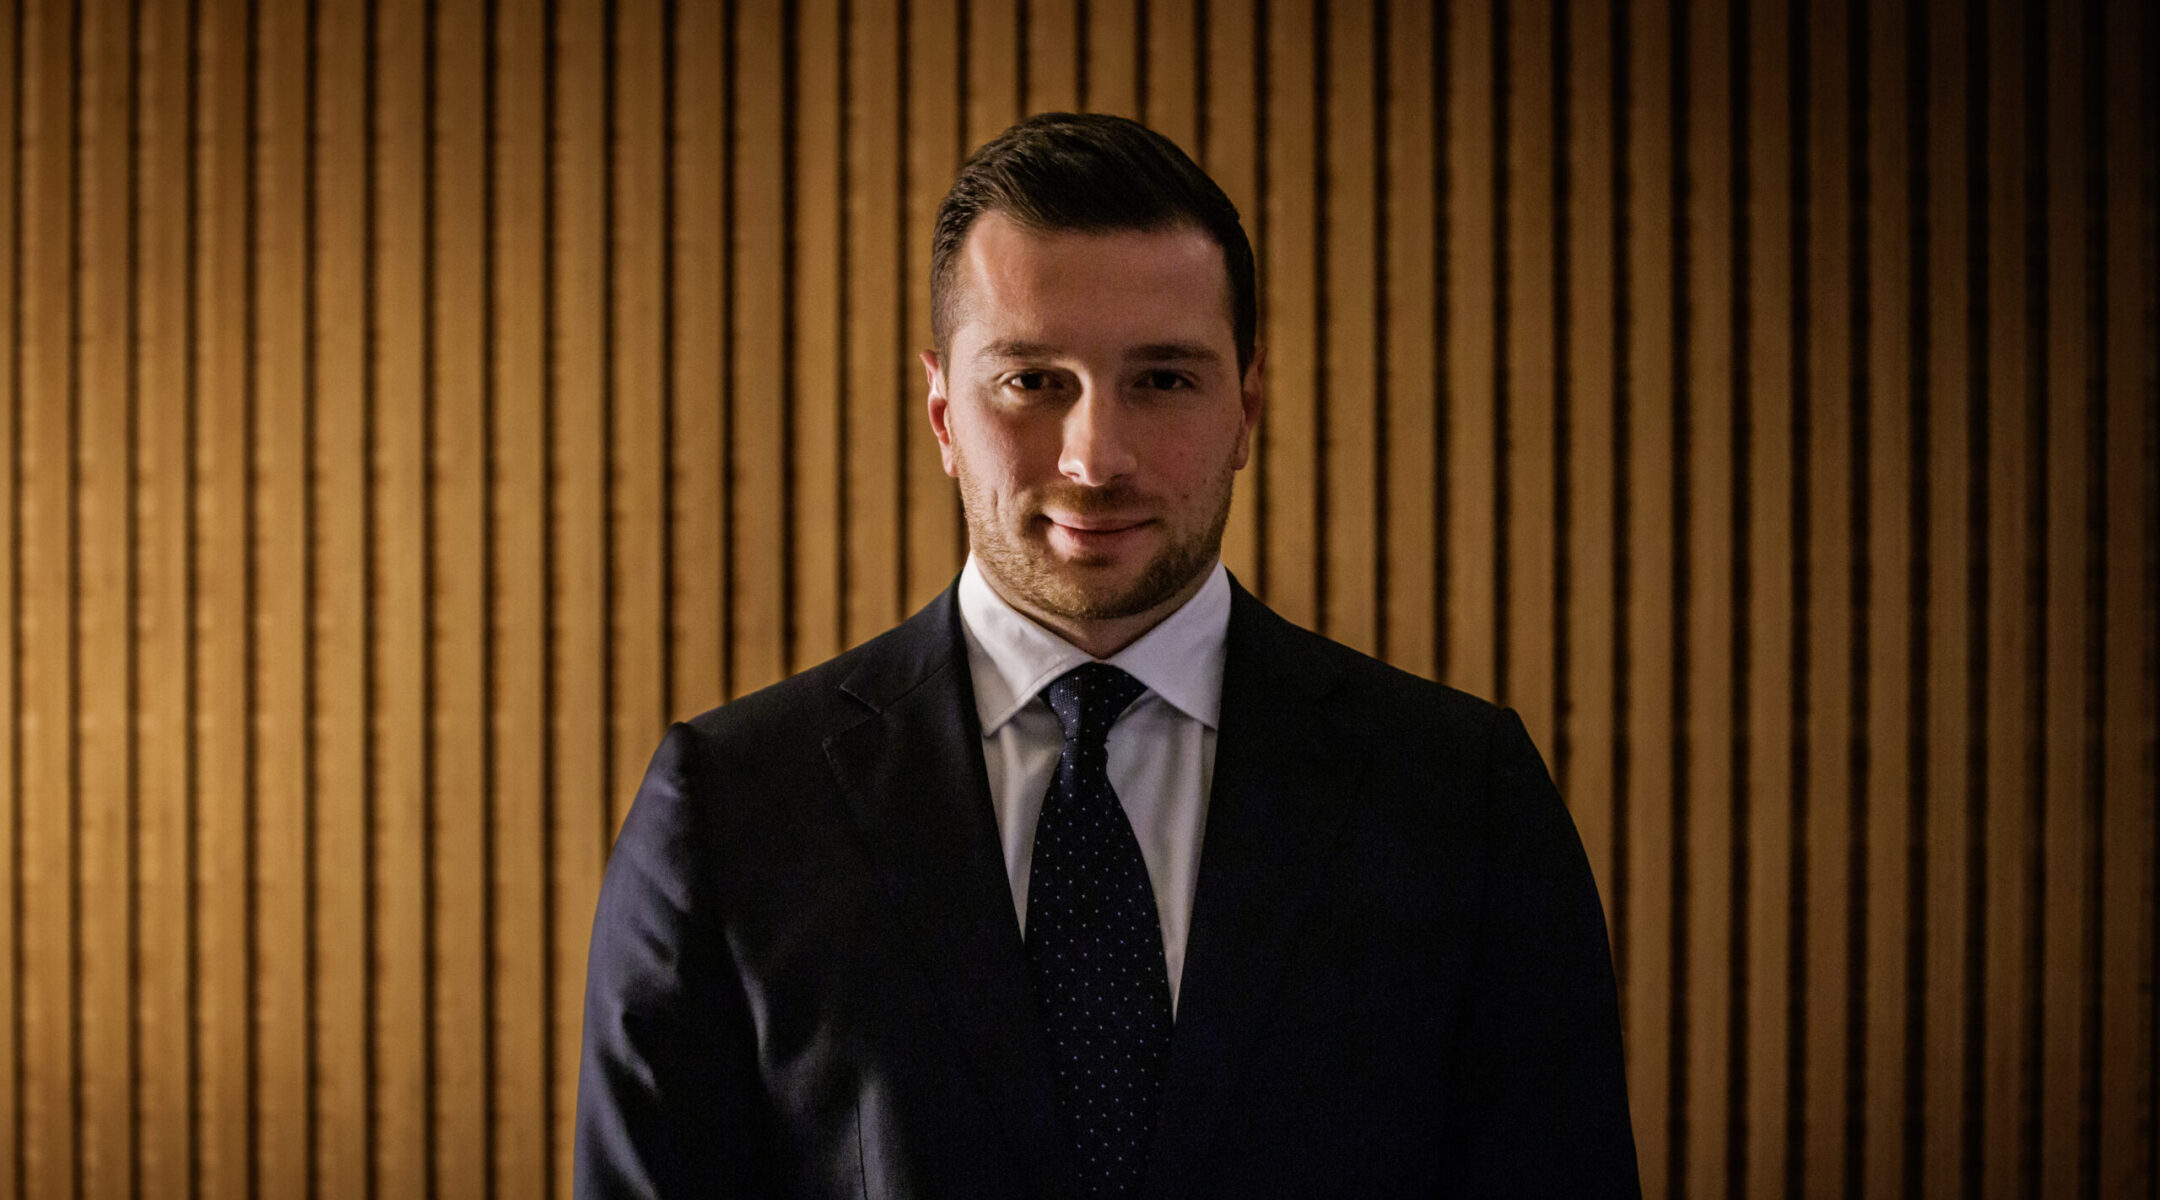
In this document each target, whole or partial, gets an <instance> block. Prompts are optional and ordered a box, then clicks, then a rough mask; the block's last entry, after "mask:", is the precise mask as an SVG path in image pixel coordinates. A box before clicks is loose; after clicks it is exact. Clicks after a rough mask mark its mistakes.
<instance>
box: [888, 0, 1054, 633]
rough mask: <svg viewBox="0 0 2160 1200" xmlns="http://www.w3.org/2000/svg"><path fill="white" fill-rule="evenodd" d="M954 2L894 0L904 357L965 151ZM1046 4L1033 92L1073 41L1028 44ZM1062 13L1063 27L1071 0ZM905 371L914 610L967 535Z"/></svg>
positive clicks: (923, 318) (921, 313) (909, 598)
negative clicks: (901, 55) (935, 236)
mask: <svg viewBox="0 0 2160 1200" xmlns="http://www.w3.org/2000/svg"><path fill="white" fill-rule="evenodd" d="M960 2H961V0H908V3H906V4H904V5H902V6H901V10H902V11H901V20H902V21H904V22H905V23H906V24H905V27H904V28H903V29H902V30H901V31H900V33H901V38H902V41H901V44H902V45H904V46H905V47H906V48H907V61H906V62H905V63H904V64H903V65H902V68H901V75H900V88H901V92H902V95H903V97H904V98H903V101H902V105H901V108H902V111H903V112H904V113H905V117H904V120H903V121H902V126H901V129H900V130H899V133H900V138H901V142H902V144H903V146H904V151H903V152H904V155H905V157H904V158H903V159H902V166H901V172H902V175H901V178H902V182H903V187H902V188H901V195H900V198H899V199H898V200H897V201H896V203H898V204H899V205H900V208H901V212H900V217H901V226H900V229H901V238H902V243H901V251H900V262H901V275H900V280H901V291H900V310H901V313H902V314H903V317H902V322H901V336H902V338H903V339H904V341H903V342H902V349H903V351H904V352H905V353H908V354H913V353H916V352H919V351H922V350H925V349H929V348H930V342H931V339H930V312H929V304H928V300H927V295H928V293H927V290H926V289H927V287H928V280H929V278H930V231H931V227H932V224H933V223H934V222H935V220H936V217H937V205H938V201H939V200H941V199H943V198H944V195H945V190H946V188H948V187H949V186H951V184H952V176H953V172H954V171H956V170H958V169H959V166H960V162H961V159H962V156H963V155H965V154H966V153H967V151H968V150H970V149H973V147H970V146H962V145H960V144H959V139H960V132H961V127H962V122H963V120H964V117H965V107H966V98H965V97H964V96H962V95H961V94H960V92H961V90H962V88H963V87H964V84H965V79H966V75H965V70H964V68H965V65H966V64H964V63H963V62H962V61H961V59H960V55H959V48H958V47H957V46H955V45H953V39H952V38H951V36H950V33H949V31H950V30H951V29H952V28H953V26H954V24H955V23H956V20H957V18H958V15H959V4H960ZM1044 7H1045V6H1044V5H1042V4H1039V3H1033V2H1031V3H1030V4H1029V9H1028V31H1029V33H1028V36H1029V38H1030V39H1031V40H1030V42H1029V46H1030V52H1029V55H1028V63H1029V73H1028V84H1027V86H1028V87H1029V88H1031V89H1032V88H1033V87H1035V86H1036V84H1037V82H1038V80H1037V71H1038V70H1039V69H1040V70H1047V69H1049V68H1050V67H1051V66H1054V65H1055V64H1058V63H1070V62H1072V61H1073V60H1072V57H1071V55H1072V53H1073V51H1072V47H1073V45H1074V44H1075V43H1074V41H1073V40H1072V39H1071V38H1068V39H1067V40H1065V41H1063V42H1058V41H1055V40H1052V41H1049V42H1041V43H1038V42H1035V41H1033V40H1032V39H1034V38H1036V37H1038V36H1043V28H1042V23H1043V9H1044ZM1049 7H1053V8H1054V7H1057V6H1056V5H1051V6H1049ZM1064 13H1065V19H1066V21H1067V23H1068V25H1069V23H1070V20H1071V11H1070V8H1069V0H1068V6H1067V7H1066V8H1065V9H1064ZM1040 45H1047V46H1050V47H1052V50H1050V51H1047V52H1045V53H1042V54H1037V53H1035V52H1034V47H1036V46H1040ZM1070 87H1071V90H1070V91H1069V92H1068V93H1067V94H1066V101H1065V102H1064V103H1059V104H1048V105H1046V104H1044V103H1041V102H1039V101H1037V100H1036V99H1035V97H1034V95H1033V93H1032V92H1029V93H1027V94H1028V96H1029V100H1028V106H1029V108H1030V109H1040V108H1044V107H1053V108H1062V109H1070V108H1072V107H1074V106H1075V105H1076V104H1077V103H1078V99H1077V96H1078V84H1077V81H1074V82H1073V83H1072V84H1071V85H1070ZM905 377H906V379H907V392H906V403H905V404H903V405H902V413H903V416H902V418H901V422H900V428H901V442H900V450H901V466H900V472H901V478H902V485H901V486H902V488H903V491H902V492H901V497H900V499H901V509H902V512H903V513H904V521H903V524H902V526H901V530H900V546H901V575H902V584H903V590H902V592H901V603H900V610H901V611H902V612H903V613H912V612H914V611H915V610H916V609H918V608H920V607H922V606H923V605H924V604H927V603H929V601H930V599H931V597H933V596H935V595H937V594H938V592H939V591H941V590H943V589H944V587H945V585H946V584H948V583H951V582H952V578H953V575H954V573H955V572H957V571H958V570H959V569H960V562H961V559H962V557H963V555H964V554H965V552H966V551H965V548H964V547H965V545H966V535H965V534H964V533H963V532H962V525H961V520H960V506H959V500H958V498H957V496H956V494H955V492H954V489H953V484H952V481H951V480H949V479H947V478H946V477H945V472H944V469H943V468H942V466H940V459H939V457H938V449H937V443H936V440H935V439H934V438H933V437H932V435H931V432H930V419H929V416H928V413H929V402H930V393H929V383H928V380H927V379H926V378H925V376H924V374H923V372H922V371H920V370H910V371H908V372H907V374H906V376H905Z"/></svg>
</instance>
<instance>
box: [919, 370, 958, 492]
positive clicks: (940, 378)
mask: <svg viewBox="0 0 2160 1200" xmlns="http://www.w3.org/2000/svg"><path fill="white" fill-rule="evenodd" d="M922 365H923V377H924V378H925V379H927V380H928V381H929V383H930V432H932V433H934V434H936V435H937V444H938V457H939V458H940V459H941V460H943V462H944V464H945V473H946V474H947V475H950V476H952V477H953V478H955V479H957V478H959V474H958V472H956V471H955V470H954V469H953V444H952V406H951V402H950V401H949V400H947V399H946V395H945V369H944V368H943V367H942V366H941V365H939V363H938V354H937V351H935V350H925V351H923V352H922Z"/></svg>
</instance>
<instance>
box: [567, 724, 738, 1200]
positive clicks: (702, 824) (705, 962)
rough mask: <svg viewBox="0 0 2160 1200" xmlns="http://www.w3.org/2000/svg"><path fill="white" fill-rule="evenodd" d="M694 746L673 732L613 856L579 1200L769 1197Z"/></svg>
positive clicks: (583, 1065)
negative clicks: (718, 903)
mask: <svg viewBox="0 0 2160 1200" xmlns="http://www.w3.org/2000/svg"><path fill="white" fill-rule="evenodd" d="M698 746H699V741H698V737H697V734H696V733H695V732H694V731H693V730H692V729H691V728H690V727H689V726H686V725H680V724H678V725H676V726H674V727H673V728H671V729H670V730H669V731H668V734H667V737H666V738H665V739H664V740H663V741H662V742H661V744H660V749H659V751H658V752H657V753H655V754H654V756H653V761H652V765H651V766H650V767H649V768H648V769H647V771H646V774H645V780H644V782H643V784H642V785H640V787H639V789H638V795H637V799H636V801H635V802H634V803H633V804H632V805H631V808H630V815H629V817H628V819H627V820H625V821H624V823H623V828H622V832H621V834H620V835H619V836H618V837H617V838H616V841H615V848H614V850H613V851H612V853H611V854H610V856H609V859H608V866H607V874H606V876H605V877H604V879H603V880H602V882H601V885H600V902H599V907H598V910H597V911H596V913H595V914H594V917H593V931H592V947H591V953H590V956H589V958H588V961H587V965H586V971H585V1029H584V1052H583V1056H582V1058H581V1060H580V1064H579V1068H578V1098H577V1142H576V1163H575V1179H576V1184H575V1194H576V1195H577V1196H578V1197H579V1200H603V1198H609V1200H612V1198H614V1197H660V1198H670V1197H688V1196H699V1197H704V1196H755V1195H766V1194H770V1193H771V1192H772V1191H773V1190H775V1189H773V1188H772V1187H771V1185H770V1179H769V1175H768V1171H767V1165H768V1162H769V1155H767V1154H766V1153H765V1151H764V1147H765V1144H766V1140H765V1128H766V1122H765V1121H764V1120H763V1117H762V1114H763V1112H764V1111H765V1109H764V1105H763V1102H762V1090H761V1088H760V1086H759V1083H758V1075H757V1066H756V1050H755V1045H756V1043H755V1033H754V1029H753V1026H752V1024H751V1020H750V1014H749V1009H748V1006H747V1004H746V1003H745V1001H744V999H743V994H742V989H741V988H740V987H739V986H736V973H735V971H734V969H733V966H732V962H731V958H730V955H729V954H728V952H727V950H726V946H725V939H724V936H723V933H722V930H721V928H720V923H719V919H718V914H717V913H716V912H715V911H714V910H715V908H716V907H717V905H716V902H715V894H716V893H717V891H718V888H717V886H716V882H717V881H715V880H714V879H712V878H710V875H711V873H712V870H713V867H712V864H713V863H714V861H715V856H714V855H713V853H712V849H713V848H712V846H711V845H710V840H711V834H710V832H709V828H708V827H709V825H710V823H711V817H712V815H713V814H712V813H711V811H710V808H709V800H708V798H707V797H705V796H703V795H701V794H700V789H699V786H698V782H699V781H698V779H697V778H696V775H697V769H696V768H697V760H698Z"/></svg>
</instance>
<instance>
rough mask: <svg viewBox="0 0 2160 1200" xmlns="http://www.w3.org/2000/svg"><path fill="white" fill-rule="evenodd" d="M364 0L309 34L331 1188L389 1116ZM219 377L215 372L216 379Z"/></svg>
mask: <svg viewBox="0 0 2160 1200" xmlns="http://www.w3.org/2000/svg"><path fill="white" fill-rule="evenodd" d="M367 39H368V25H367V6H366V5H365V4H364V3H362V2H361V0H341V2H326V3H324V4H323V5H322V6H321V7H320V8H319V9H318V10H317V11H316V14H315V36H314V41H313V45H312V46H311V47H310V51H311V55H310V57H311V60H312V63H313V72H314V74H313V85H314V103H313V105H312V108H313V122H314V127H313V128H312V129H311V130H310V136H311V139H312V141H313V143H314V146H315V170H314V180H313V187H314V192H313V201H314V206H315V217H316V234H315V240H314V244H313V247H312V249H313V252H314V254H315V271H314V275H313V278H312V279H311V281H310V301H311V303H312V304H313V306H314V308H315V311H316V313H317V314H318V315H317V321H316V330H315V337H314V340H313V346H312V351H313V372H314V381H315V382H314V395H313V397H312V399H313V400H314V404H315V412H316V422H315V442H314V445H313V446H311V447H309V453H310V455H311V467H310V473H311V476H312V477H313V479H314V480H315V495H316V516H317V521H316V535H315V538H316V540H315V585H314V594H313V595H312V596H310V597H309V604H310V608H311V612H312V616H313V624H314V639H313V645H314V652H315V662H316V666H317V673H316V679H315V688H314V694H313V701H314V704H315V708H316V713H317V723H316V727H315V730H314V737H315V764H316V777H315V779H314V780H313V781H311V791H312V794H313V796H314V809H315V818H316V824H315V859H314V870H315V878H316V880H317V888H316V899H315V904H316V907H315V919H314V925H313V928H312V929H310V931H309V934H310V936H311V937H312V939H313V941H314V947H315V955H314V962H315V984H316V993H315V994H316V1005H317V1007H316V1012H315V1014H314V1021H315V1030H316V1039H317V1040H316V1053H317V1055H318V1061H317V1072H318V1074H317V1087H316V1092H315V1097H314V1101H315V1104H316V1123H315V1127H314V1131H313V1142H314V1146H315V1162H314V1164H313V1182H314V1184H315V1185H316V1186H317V1187H318V1188H319V1189H320V1190H321V1194H322V1195H323V1196H324V1197H327V1198H330V1200H353V1198H357V1197H362V1196H367V1195H370V1194H371V1193H372V1192H373V1191H374V1183H375V1178H376V1176H375V1166H374V1161H375V1160H374V1153H375V1143H376V1141H377V1138H378V1124H377V1122H376V1120H375V1108H374V1104H373V1101H372V1096H371V1093H372V1086H373V1084H372V1078H371V1076H372V1071H373V1066H372V1061H371V1056H372V1054H373V1053H374V1046H375V1042H374V1040H373V1036H372V1034H371V1031H370V1022H371V1021H372V1020H373V1012H372V997H373V992H372V986H373V985H372V983H371V980H372V979H373V977H374V974H373V970H372V967H371V964H370V963H369V953H370V949H371V947H370V941H369V939H370V934H371V930H372V928H373V926H372V924H371V922H370V918H369V912H368V905H369V869H370V868H369V861H368V812H369V803H370V797H371V796H372V794H373V790H374V775H373V762H374V760H373V757H372V755H371V753H370V746H369V740H370V737H371V734H372V729H373V726H372V724H371V722H370V719H369V716H368V703H369V688H370V676H369V669H368V661H369V656H370V654H371V651H372V648H371V646H370V644H369V635H370V633H371V629H370V624H369V622H370V620H371V608H370V605H369V602H368V594H369V593H370V591H372V588H373V584H372V582H371V580H372V577H373V568H372V565H371V562H370V558H369V546H368V521H369V517H368V512H369V509H368V500H367V487H368V464H367V462H366V460H365V458H364V456H363V451H364V449H365V447H366V445H367V437H368V434H367V426H368V420H369V402H370V397H369V396H368V394H367V391H366V385H367V382H368V380H369V378H370V376H369V369H368V366H367V358H368V354H369V353H370V350H369V342H370V334H371V328H370V325H369V323H368V321H367V318H366V314H367V311H368V309H367V305H368V303H369V298H368V292H367V289H368V282H369V278H370V276H369V271H368V254H369V245H368V238H369V233H370V220H371V213H372V211H373V210H372V207H371V201H370V198H369V195H368V144H369V136H368V135H369V129H370V124H369V114H368V111H367V97H368V86H369V85H368V79H367V75H366V66H367V57H366V55H364V54H353V53H350V52H343V53H340V52H338V51H337V50H335V49H334V48H337V47H353V46H365V45H366V44H367ZM205 382H207V381H205Z"/></svg>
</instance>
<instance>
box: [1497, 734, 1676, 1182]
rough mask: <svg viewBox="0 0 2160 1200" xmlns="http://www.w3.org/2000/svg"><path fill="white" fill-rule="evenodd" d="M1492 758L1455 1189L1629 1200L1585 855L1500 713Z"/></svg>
mask: <svg viewBox="0 0 2160 1200" xmlns="http://www.w3.org/2000/svg"><path fill="white" fill-rule="evenodd" d="M1492 764H1493V766H1492V792H1491V795H1490V803H1491V805H1492V807H1491V809H1490V811H1489V819H1490V822H1491V823H1490V826H1489V833H1490V837H1491V840H1490V843H1489V844H1490V845H1491V846H1492V848H1493V856H1492V859H1491V860H1490V874H1489V875H1488V876H1487V878H1486V880H1485V895H1484V897H1483V900H1482V905H1481V908H1482V916H1483V931H1482V936H1481V939H1480V946H1479V949H1478V951H1477V953H1478V957H1479V963H1478V970H1477V971H1476V972H1475V974H1474V978H1475V979H1476V980H1477V984H1476V986H1475V988H1474V990H1473V998H1472V999H1471V1001H1470V1005H1469V1009H1468V1012H1467V1014H1466V1015H1467V1018H1468V1028H1467V1029H1466V1030H1465V1033H1466V1036H1465V1037H1464V1038H1463V1039H1462V1041H1461V1043H1460V1045H1461V1046H1462V1050H1461V1051H1460V1053H1461V1056H1462V1061H1461V1062H1460V1063H1459V1064H1458V1071H1459V1074H1458V1079H1459V1080H1460V1081H1461V1082H1462V1085H1463V1087H1462V1091H1463V1094H1464V1096H1465V1099H1466V1100H1467V1101H1468V1103H1467V1104H1466V1106H1465V1109H1464V1111H1463V1112H1462V1113H1461V1114H1460V1116H1461V1118H1462V1119H1461V1121H1460V1126H1459V1133H1460V1136H1461V1137H1462V1139H1463V1140H1462V1142H1461V1157H1460V1160H1459V1161H1460V1163H1461V1165H1462V1172H1461V1176H1460V1178H1461V1181H1462V1184H1463V1186H1462V1188H1461V1194H1463V1195H1468V1196H1523V1197H1529V1196H1567V1197H1626V1198H1629V1200H1635V1198H1639V1197H1640V1196H1641V1194H1642V1184H1641V1180H1640V1176H1639V1175H1638V1172H1637V1167H1636V1161H1635V1137H1634V1133H1633V1130H1632V1127H1631V1125H1630V1122H1629V1118H1628V1100H1627V1084H1626V1080H1625V1078H1624V1076H1623V1073H1622V1065H1621V1047H1620V1008H1619V997H1618V992H1617V989H1616V986H1615V982H1614V978H1613V963H1612V952H1611V947H1610V943H1609V942H1608V940H1607V938H1606V933H1605V915H1604V910H1603V908H1602V906H1601V905H1600V904H1599V902H1598V894H1597V885H1596V883H1595V882H1594V881H1593V880H1592V878H1591V875H1590V863H1589V860H1588V858H1587V857H1586V856H1585V855H1584V853H1583V847H1582V839H1581V837H1580V836H1579V835H1578V834H1577V833H1576V830H1575V824H1574V821H1573V820H1572V819H1571V818H1570V817H1569V816H1568V812H1567V809H1566V807H1565V806H1563V805H1562V804H1561V802H1560V795H1559V792H1558V790H1557V789H1555V788H1554V787H1553V783H1552V778H1551V776H1550V775H1548V774H1547V773H1546V770H1545V764H1544V762H1543V761H1542V760H1541V759H1540V758H1539V757H1538V753H1537V750H1536V748H1535V747H1534V746H1532V745H1531V742H1530V735H1529V734H1528V732H1527V731H1525V730H1524V728H1523V724H1522V719H1521V718H1520V717H1518V716H1516V715H1515V713H1514V712H1513V711H1512V710H1508V711H1504V712H1503V713H1501V715H1500V718H1499V720H1498V722H1497V725H1496V729H1495V734H1494V742H1493V753H1492Z"/></svg>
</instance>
